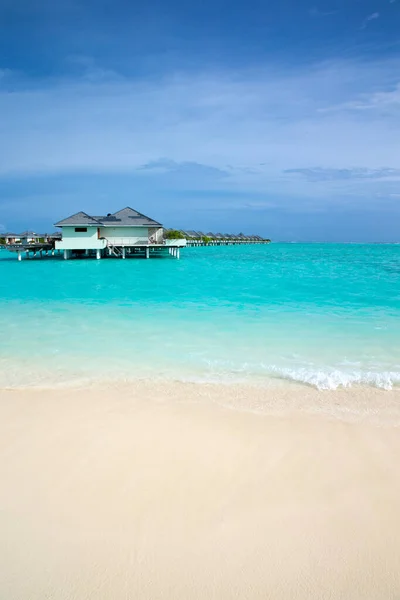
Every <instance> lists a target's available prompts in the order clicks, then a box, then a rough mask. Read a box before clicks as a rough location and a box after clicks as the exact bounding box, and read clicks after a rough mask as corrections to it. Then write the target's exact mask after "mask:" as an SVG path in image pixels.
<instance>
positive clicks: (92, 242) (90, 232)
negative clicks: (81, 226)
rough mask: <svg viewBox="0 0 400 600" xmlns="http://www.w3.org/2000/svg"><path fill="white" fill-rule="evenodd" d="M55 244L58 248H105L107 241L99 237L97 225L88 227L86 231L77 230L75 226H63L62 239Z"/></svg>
mask: <svg viewBox="0 0 400 600" xmlns="http://www.w3.org/2000/svg"><path fill="white" fill-rule="evenodd" d="M100 235H101V234H100ZM55 246H56V249H57V250H91V249H94V250H97V249H98V248H105V246H106V241H105V240H99V239H98V233H97V227H87V231H85V232H79V231H75V227H63V228H62V241H61V242H56V244H55Z"/></svg>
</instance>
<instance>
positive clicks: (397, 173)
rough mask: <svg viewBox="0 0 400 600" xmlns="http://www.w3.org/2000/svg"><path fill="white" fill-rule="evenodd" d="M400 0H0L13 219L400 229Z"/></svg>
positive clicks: (254, 228)
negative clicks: (134, 215) (122, 214)
mask: <svg viewBox="0 0 400 600" xmlns="http://www.w3.org/2000/svg"><path fill="white" fill-rule="evenodd" d="M399 117H400V0H395V1H393V0H392V1H390V0H384V1H383V0H375V1H374V0H347V1H344V0H337V1H334V0H332V1H328V0H321V1H320V2H313V1H310V2H306V1H305V0H297V1H294V0H272V1H270V2H265V1H264V2H261V1H254V0H250V1H246V2H244V1H243V2H235V1H233V2H232V1H231V2H226V1H223V2H222V1H221V0H217V1H215V0H213V1H211V0H205V1H203V2H202V3H188V2H182V1H177V0H172V1H169V2H161V1H160V0H159V1H153V0H150V1H148V2H142V3H135V2H132V1H131V2H127V1H122V0H113V1H111V0H110V1H105V0H97V1H94V0H93V1H85V0H81V1H76V0H59V1H57V2H54V1H50V0H36V1H35V2H32V0H0V230H1V229H2V230H15V229H21V228H24V229H25V228H27V227H29V228H34V229H36V230H42V229H46V230H49V229H52V223H54V222H55V221H57V220H59V219H60V218H62V217H64V216H67V215H69V214H71V213H73V212H76V211H78V210H85V211H86V212H89V213H90V212H91V211H93V213H95V214H99V213H101V212H113V211H114V210H117V209H119V208H121V207H123V206H125V205H130V206H132V207H134V208H137V209H138V210H141V211H142V212H145V213H147V214H149V215H150V216H152V217H154V218H156V219H158V220H161V221H162V222H163V223H165V224H166V225H167V226H176V227H183V228H190V229H202V230H217V231H225V232H230V231H232V232H235V231H244V232H247V233H253V232H254V233H261V234H264V235H267V236H270V237H272V238H273V239H276V240H327V241H333V240H338V241H364V240H365V241H368V240H373V241H392V240H399V238H400V233H399V232H400V229H399V223H400V119H399Z"/></svg>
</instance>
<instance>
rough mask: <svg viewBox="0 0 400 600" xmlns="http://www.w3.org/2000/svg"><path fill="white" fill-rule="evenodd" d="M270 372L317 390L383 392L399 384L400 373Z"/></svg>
mask: <svg viewBox="0 0 400 600" xmlns="http://www.w3.org/2000/svg"><path fill="white" fill-rule="evenodd" d="M271 372H272V373H273V374H275V375H276V376H278V377H281V378H284V379H288V380H290V381H294V382H297V383H304V384H306V385H311V386H313V387H316V388H317V389H319V390H337V389H338V388H340V387H342V388H348V387H351V386H353V385H366V386H372V387H376V388H380V389H383V390H392V389H393V386H394V385H397V384H400V372H396V371H383V372H374V371H359V370H357V371H349V372H345V371H339V370H337V369H334V370H331V371H328V370H326V371H324V370H311V369H306V368H298V369H290V368H281V367H273V368H271Z"/></svg>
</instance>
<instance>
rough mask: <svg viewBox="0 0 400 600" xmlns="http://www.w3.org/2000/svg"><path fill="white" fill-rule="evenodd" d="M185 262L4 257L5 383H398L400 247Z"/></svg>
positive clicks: (264, 252) (282, 250) (257, 253)
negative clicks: (154, 380) (145, 380)
mask: <svg viewBox="0 0 400 600" xmlns="http://www.w3.org/2000/svg"><path fill="white" fill-rule="evenodd" d="M181 257H182V258H181V260H180V261H178V260H175V259H173V258H170V257H168V258H158V259H151V260H144V259H127V260H125V261H123V260H120V259H104V260H100V261H96V260H70V261H64V260H62V259H52V258H49V259H46V258H44V259H42V260H40V259H37V260H34V259H33V260H24V261H22V262H21V263H18V261H17V260H16V257H15V255H13V254H10V253H8V252H7V251H0V331H1V343H0V387H18V386H49V385H50V386H52V385H60V384H61V385H65V384H75V383H82V382H90V381H98V380H99V379H101V380H114V379H116V380H130V379H135V378H149V377H152V378H158V379H172V380H184V381H211V382H224V383H225V382H248V383H255V384H257V385H265V386H269V385H271V384H274V383H278V382H280V383H281V382H282V381H285V380H290V381H296V382H300V383H303V384H305V385H312V386H316V387H318V388H320V389H335V388H338V387H340V386H350V385H354V384H362V385H368V386H377V387H382V388H386V389H390V388H392V387H393V386H396V385H399V384H400V245H352V244H348V245H344V244H270V245H268V246H233V247H205V248H187V249H184V250H183V251H182V253H181Z"/></svg>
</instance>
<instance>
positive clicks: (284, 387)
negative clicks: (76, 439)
mask: <svg viewBox="0 0 400 600" xmlns="http://www.w3.org/2000/svg"><path fill="white" fill-rule="evenodd" d="M73 393H78V394H89V395H91V396H93V395H94V396H96V395H98V396H100V397H101V396H102V395H104V394H106V395H113V394H118V395H121V396H122V397H124V398H132V399H135V398H137V397H144V398H148V399H149V400H152V399H154V398H158V401H159V402H164V403H166V402H170V403H172V404H175V403H188V404H193V403H194V404H196V403H199V404H202V403H204V404H206V405H208V404H210V405H213V404H216V405H218V406H221V407H223V408H229V409H230V410H236V411H240V412H250V413H254V414H259V415H265V416H268V415H277V416H288V415H293V414H294V415H321V416H323V417H328V418H332V419H338V420H343V421H346V422H359V421H360V422H362V421H365V422H370V423H375V424H381V425H389V426H396V427H397V426H400V388H398V387H396V388H394V389H392V390H383V389H380V388H374V387H370V386H368V387H365V386H352V387H348V388H339V389H335V390H319V389H317V388H315V387H312V386H310V385H305V384H299V383H295V382H291V381H287V380H274V381H272V380H271V383H270V385H268V386H265V385H261V384H259V385H255V384H253V385H250V384H243V383H225V382H224V383H209V382H183V381H179V380H178V381H177V380H171V379H151V378H146V379H143V378H137V379H130V380H129V381H127V380H125V379H123V380H118V379H112V380H110V379H105V380H98V381H96V382H94V381H91V382H90V383H87V382H86V383H80V384H77V383H76V382H70V383H62V384H59V385H50V386H48V387H40V386H30V387H26V386H25V387H12V388H0V399H1V398H3V397H5V396H8V394H12V395H14V394H15V395H18V394H22V395H23V396H25V395H27V397H29V396H31V397H32V398H34V397H37V396H43V397H48V396H52V397H54V398H60V399H61V400H63V399H65V398H68V397H69V395H70V394H73Z"/></svg>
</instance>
